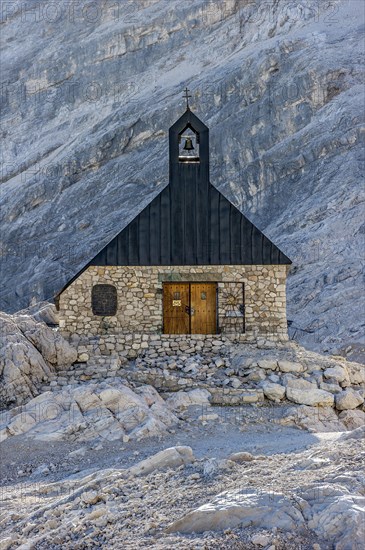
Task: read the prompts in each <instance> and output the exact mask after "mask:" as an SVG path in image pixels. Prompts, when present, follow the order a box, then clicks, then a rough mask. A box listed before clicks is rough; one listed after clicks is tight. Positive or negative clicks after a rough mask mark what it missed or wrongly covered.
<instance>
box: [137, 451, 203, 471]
mask: <svg viewBox="0 0 365 550" xmlns="http://www.w3.org/2000/svg"><path fill="white" fill-rule="evenodd" d="M194 461H195V457H194V455H193V450H192V448H191V447H171V448H169V449H164V450H163V451H160V452H159V453H157V454H155V455H153V456H150V457H148V458H146V460H142V461H141V462H138V464H136V465H135V466H132V467H131V468H128V472H129V473H130V474H132V475H135V476H138V475H147V474H150V473H151V472H153V471H155V470H160V469H166V468H177V467H179V466H183V465H186V464H191V463H192V462H194Z"/></svg>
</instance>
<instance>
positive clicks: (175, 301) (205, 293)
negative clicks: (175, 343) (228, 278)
mask: <svg viewBox="0 0 365 550" xmlns="http://www.w3.org/2000/svg"><path fill="white" fill-rule="evenodd" d="M163 326H164V334H216V333H217V284H216V283H164V285H163Z"/></svg>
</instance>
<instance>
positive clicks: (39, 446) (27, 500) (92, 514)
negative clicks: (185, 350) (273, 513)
mask: <svg viewBox="0 0 365 550" xmlns="http://www.w3.org/2000/svg"><path fill="white" fill-rule="evenodd" d="M207 412H209V414H212V413H213V412H214V413H217V414H218V415H219V418H218V419H216V420H206V421H204V414H206V413H207ZM202 414H203V420H202V419H199V417H200V416H201V415H202ZM284 414H285V407H283V406H281V407H280V406H278V407H275V406H269V407H252V406H245V407H235V408H229V409H225V408H220V407H214V408H212V409H210V410H209V411H206V410H205V411H202V409H201V408H200V407H195V408H190V409H189V411H188V412H186V413H184V416H185V420H181V424H180V426H177V427H176V428H175V433H169V434H167V435H166V436H164V437H163V438H159V439H157V438H150V439H145V440H143V441H139V442H138V441H134V442H133V441H131V442H128V443H127V444H122V442H120V441H119V442H108V441H105V440H103V441H97V442H93V443H89V444H84V445H83V446H80V444H79V443H78V444H76V443H61V442H58V443H51V444H49V443H44V442H35V441H32V440H27V439H26V438H25V437H24V436H18V437H12V438H9V439H8V440H6V441H5V442H4V443H3V444H2V449H1V478H2V488H1V490H2V512H1V516H0V526H1V528H2V531H3V543H2V545H1V546H0V547H1V548H2V549H3V548H4V549H8V548H9V549H10V548H11V549H13V548H14V549H15V548H21V549H22V550H26V549H27V550H30V549H39V550H40V549H42V550H43V549H44V550H46V549H47V550H48V549H55V550H61V549H63V548H66V549H68V548H70V549H71V548H72V549H73V550H74V549H80V550H81V549H84V548H108V549H109V548H110V549H115V550H117V549H118V550H119V549H128V550H129V549H137V548H138V549H139V548H153V549H169V550H170V549H172V548H179V549H180V548H182V549H189V550H190V549H201V550H207V549H217V550H218V549H236V550H240V549H241V550H246V549H248V550H250V549H254V548H256V549H257V548H258V546H255V545H254V544H253V543H252V540H251V539H252V536H253V535H254V534H255V533H257V529H256V530H254V529H251V528H248V529H244V530H242V529H241V530H240V529H228V530H226V531H224V532H221V533H216V532H207V533H204V534H202V535H179V534H173V535H172V534H171V535H168V534H166V532H165V530H166V527H167V526H168V525H169V524H170V523H171V522H172V521H174V520H176V519H178V518H180V517H181V516H182V515H184V514H185V513H187V512H188V511H190V510H192V509H194V508H196V507H198V506H200V505H202V504H204V503H207V502H209V500H210V499H211V498H213V497H214V496H215V495H217V494H218V493H220V492H222V491H225V490H237V489H239V488H242V487H250V488H252V489H253V490H260V491H269V492H270V491H279V492H283V493H284V494H285V495H288V496H290V497H292V496H293V495H294V494H295V493H296V491H297V490H298V487H302V486H308V485H316V484H318V483H320V482H323V481H330V482H333V480H336V479H338V476H341V475H344V473H345V474H346V479H347V481H346V484H347V487H349V489H351V490H352V491H354V492H356V493H358V492H359V491H360V488H359V479H360V477H361V475H360V472H361V462H360V458H359V457H361V451H360V449H359V447H360V445H361V442H359V441H349V442H346V443H340V442H339V441H338V438H339V437H340V435H341V434H340V433H321V434H313V433H311V434H309V433H308V432H305V431H302V430H299V429H296V428H292V427H285V426H280V425H279V424H278V422H279V421H280V418H281V417H282V416H283V415H284ZM178 444H180V445H190V446H191V447H192V449H193V451H194V454H195V456H196V459H197V460H196V461H195V462H194V463H192V464H190V465H188V466H182V467H179V468H175V469H168V470H167V471H155V472H153V473H151V474H149V475H147V476H144V477H131V476H127V477H126V475H125V472H123V471H121V468H126V467H129V466H131V465H132V464H134V463H136V462H138V461H139V460H141V459H143V458H145V457H147V456H150V455H152V454H154V453H155V452H157V451H160V450H162V449H165V448H167V447H170V446H174V445H178ZM80 449H81V453H82V454H83V456H79V457H72V456H71V457H70V456H69V453H70V452H73V451H78V450H80ZM238 451H248V452H251V453H252V454H254V455H255V460H253V461H252V462H248V463H244V464H235V463H232V462H225V461H223V462H222V463H220V462H219V461H216V467H214V468H213V472H212V473H211V474H210V475H208V474H207V475H206V474H205V473H204V472H205V464H206V463H207V461H208V460H210V461H211V459H212V458H213V457H215V458H217V459H220V458H227V457H228V455H229V454H231V453H232V452H238ZM30 457H31V458H30ZM313 457H314V458H320V459H321V460H322V462H321V465H320V467H319V468H317V467H315V468H313V467H312V468H311V467H310V468H307V467H306V466H303V464H305V463H306V461H308V460H310V459H313ZM323 460H324V462H323ZM42 464H44V465H46V466H47V470H48V471H47V472H46V473H45V472H43V473H42V472H41V471H40V469H38V472H37V471H36V470H37V468H39V466H40V465H42ZM41 468H43V466H41ZM89 490H93V491H95V492H96V494H97V495H98V502H96V503H94V505H92V506H91V505H90V506H88V505H85V503H84V502H83V501H82V499H80V496H81V495H82V494H83V492H85V491H89ZM260 533H263V534H267V535H269V537H270V545H271V546H274V547H275V550H294V549H295V550H300V549H301V550H309V549H311V550H313V549H316V548H317V550H318V548H320V549H321V550H329V549H330V548H332V544H331V543H329V542H326V541H324V540H320V539H319V538H318V537H317V536H316V535H315V534H314V533H313V532H312V531H309V530H304V531H303V530H298V532H295V533H284V532H281V531H280V530H276V531H275V529H274V530H273V531H271V532H270V533H268V532H265V531H262V530H261V531H260ZM4 541H5V542H4ZM316 544H318V545H319V546H313V545H316ZM272 550H273V549H272Z"/></svg>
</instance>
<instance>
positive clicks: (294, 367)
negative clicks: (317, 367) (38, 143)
mask: <svg viewBox="0 0 365 550" xmlns="http://www.w3.org/2000/svg"><path fill="white" fill-rule="evenodd" d="M278 365H279V370H280V371H281V372H297V373H299V372H304V371H305V366H304V365H302V364H301V363H295V362H293V361H278Z"/></svg>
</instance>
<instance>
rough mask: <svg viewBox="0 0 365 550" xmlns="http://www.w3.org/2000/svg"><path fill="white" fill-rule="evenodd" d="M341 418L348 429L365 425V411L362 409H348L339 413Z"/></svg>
mask: <svg viewBox="0 0 365 550" xmlns="http://www.w3.org/2000/svg"><path fill="white" fill-rule="evenodd" d="M339 419H340V420H341V422H343V423H344V424H345V426H346V428H347V429H348V430H355V429H356V428H360V427H361V426H364V425H365V413H364V412H363V411H360V410H347V411H342V412H341V413H340V414H339Z"/></svg>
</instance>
